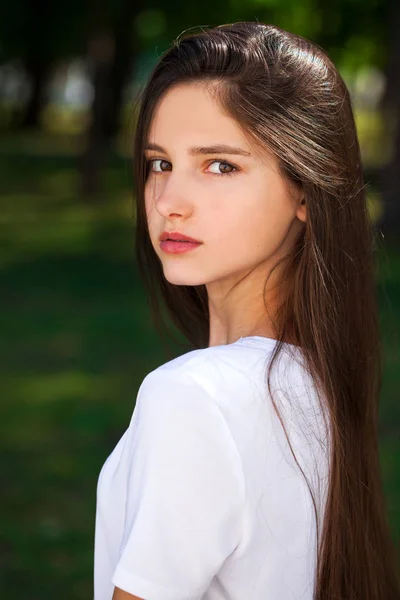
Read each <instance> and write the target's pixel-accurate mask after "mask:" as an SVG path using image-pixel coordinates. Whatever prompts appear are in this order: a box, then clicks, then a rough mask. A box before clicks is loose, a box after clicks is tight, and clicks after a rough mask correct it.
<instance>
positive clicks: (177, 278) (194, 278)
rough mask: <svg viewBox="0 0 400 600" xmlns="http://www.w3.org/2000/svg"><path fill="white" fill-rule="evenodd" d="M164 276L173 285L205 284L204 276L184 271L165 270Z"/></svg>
mask: <svg viewBox="0 0 400 600" xmlns="http://www.w3.org/2000/svg"><path fill="white" fill-rule="evenodd" d="M164 277H165V279H166V280H167V281H168V283H171V284H172V285H204V283H205V281H204V277H201V276H199V275H195V274H193V275H185V274H184V273H182V274H178V273H166V272H165V271H164Z"/></svg>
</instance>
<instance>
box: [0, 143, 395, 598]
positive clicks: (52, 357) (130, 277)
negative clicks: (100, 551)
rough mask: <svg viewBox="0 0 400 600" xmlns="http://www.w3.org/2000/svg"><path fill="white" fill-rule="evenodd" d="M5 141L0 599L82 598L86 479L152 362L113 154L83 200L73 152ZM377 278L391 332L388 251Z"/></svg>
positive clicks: (160, 358) (389, 401)
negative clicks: (92, 199)
mask: <svg viewBox="0 0 400 600" xmlns="http://www.w3.org/2000/svg"><path fill="white" fill-rule="evenodd" d="M13 143H14V144H15V145H14V146H12V147H11V149H10V146H9V145H8V146H7V147H5V146H4V144H3V146H1V145H0V158H1V160H0V178H1V180H2V194H1V195H0V204H1V210H0V247H1V252H0V273H1V289H2V294H1V296H0V327H1V332H2V335H1V344H2V360H1V365H0V369H1V383H2V386H1V387H2V405H1V406H2V414H1V421H0V423H1V437H0V439H1V445H2V452H3V456H4V457H5V458H6V460H5V461H4V463H5V464H4V469H3V481H5V486H4V487H3V492H2V501H3V510H2V511H1V515H0V527H1V530H2V533H3V536H2V537H3V547H2V563H3V564H2V571H3V573H4V585H3V595H4V597H10V598H11V597H12V598H18V600H28V599H29V600H43V599H44V598H57V600H67V599H68V600H70V599H71V598H73V599H74V600H87V599H88V598H90V597H92V573H93V537H94V516H95V491H96V483H97V477H98V473H99V471H100V468H101V466H102V464H103V462H104V460H105V459H106V457H107V456H108V454H109V453H110V452H111V451H112V449H113V447H114V446H115V444H116V442H117V441H118V439H119V438H120V436H121V434H122V433H123V431H124V430H125V429H126V427H127V426H128V423H129V420H130V417H131V414H132V411H133V408H134V402H135V398H136V393H137V390H138V387H139V385H140V383H141V381H142V379H143V377H144V376H145V375H146V374H147V373H148V372H149V371H150V370H152V369H153V368H155V367H157V366H158V365H159V364H161V363H162V362H164V361H165V360H166V359H165V356H164V354H163V351H162V349H161V347H160V342H159V340H158V337H157V335H156V333H155V331H154V327H153V325H152V323H151V321H150V315H149V310H148V307H147V304H146V301H145V298H144V294H143V289H142V285H141V283H140V281H139V278H138V273H137V269H136V265H135V263H134V258H133V257H134V253H133V239H134V226H133V221H132V206H131V199H130V191H129V184H130V175H129V168H128V166H127V164H126V162H124V161H122V160H121V161H119V160H117V159H114V160H113V161H112V162H111V163H110V164H111V166H110V168H109V169H108V170H107V172H106V173H104V190H105V192H104V197H103V199H102V201H101V202H98V203H92V204H84V203H82V202H81V201H80V200H78V193H77V190H78V184H79V178H78V175H77V171H76V157H75V156H74V155H73V153H71V154H70V155H68V153H64V154H62V153H54V154H51V153H48V144H47V143H46V144H43V147H44V148H46V152H47V153H44V154H41V153H40V152H37V153H36V154H35V153H33V152H32V147H33V143H31V145H30V146H29V148H28V149H29V151H26V152H25V153H24V152H23V149H21V148H20V149H19V150H18V143H17V141H15V140H14V141H13ZM17 150H18V151H17ZM384 279H385V284H386V289H387V292H388V294H389V300H390V303H391V306H392V310H393V317H392V318H393V320H394V322H395V323H396V325H397V326H398V324H399V323H400V259H399V253H397V252H394V253H392V254H391V255H390V270H389V271H388V272H387V273H386V274H385V277H384ZM177 353H178V351H177ZM396 361H397V362H396ZM398 367H399V363H398V360H397V357H396V355H395V354H392V353H391V351H389V352H388V357H387V364H386V373H385V385H384V390H383V397H382V406H381V431H382V434H381V457H382V470H383V476H384V484H385V491H386V496H387V501H388V511H389V517H390V522H391V526H392V528H393V530H394V531H397V532H400V467H399V465H400V460H399V459H400V456H399V454H400V448H399V442H398V440H399V432H400V408H399V402H398V390H399V389H400V372H399V368H398Z"/></svg>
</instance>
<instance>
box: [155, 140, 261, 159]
mask: <svg viewBox="0 0 400 600" xmlns="http://www.w3.org/2000/svg"><path fill="white" fill-rule="evenodd" d="M145 150H156V151H157V152H163V153H164V154H167V152H166V150H164V148H162V147H161V146H159V145H158V144H152V143H151V142H149V143H148V144H147V145H146V147H145ZM189 154H191V155H194V156H196V155H198V154H240V155H242V156H251V153H250V152H246V150H242V149H241V148H236V147H234V146H227V145H226V144H214V145H213V146H192V147H191V148H189Z"/></svg>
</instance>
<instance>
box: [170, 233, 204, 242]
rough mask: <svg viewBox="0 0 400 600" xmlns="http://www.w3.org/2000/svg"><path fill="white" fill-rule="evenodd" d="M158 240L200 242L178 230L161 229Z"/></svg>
mask: <svg viewBox="0 0 400 600" xmlns="http://www.w3.org/2000/svg"><path fill="white" fill-rule="evenodd" d="M159 240H160V242H164V241H166V240H171V241H173V242H191V243H193V244H202V243H203V242H201V241H200V240H195V239H194V238H192V237H189V236H188V235H184V234H183V233H180V232H179V231H163V232H162V234H161V235H160V237H159Z"/></svg>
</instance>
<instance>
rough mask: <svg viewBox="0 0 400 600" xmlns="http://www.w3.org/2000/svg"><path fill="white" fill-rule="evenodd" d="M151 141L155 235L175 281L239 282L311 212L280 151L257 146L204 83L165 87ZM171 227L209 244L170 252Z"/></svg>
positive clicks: (150, 210)
mask: <svg viewBox="0 0 400 600" xmlns="http://www.w3.org/2000/svg"><path fill="white" fill-rule="evenodd" d="M216 146H219V147H222V146H224V147H225V148H224V149H223V148H220V149H217V148H216V149H214V150H213V149H212V147H216ZM145 148H146V151H145V153H146V158H147V160H149V161H151V162H150V164H149V174H148V178H147V181H146V185H145V203H146V213H147V218H148V225H149V232H150V238H151V242H152V244H153V247H154V250H155V252H156V253H157V255H158V257H159V258H160V261H161V263H162V266H163V272H164V276H165V277H166V279H167V280H168V281H169V282H170V283H172V284H176V285H200V284H206V285H207V286H212V284H214V283H217V282H218V284H221V283H226V284H227V285H228V286H230V285H231V284H233V285H234V284H235V283H236V282H238V281H239V279H241V278H243V277H244V276H246V274H247V273H249V272H251V271H252V270H253V269H254V268H255V267H259V266H260V267H262V266H263V265H265V267H266V269H267V267H268V265H270V264H271V265H272V264H273V262H274V261H275V259H276V258H278V257H279V256H280V255H281V254H280V253H281V252H283V251H286V250H288V245H289V244H292V243H293V241H294V238H295V235H296V234H297V232H298V229H299V225H302V224H301V223H300V221H304V220H305V206H303V205H301V204H300V202H299V192H297V198H294V196H293V193H292V194H291V195H290V194H289V190H288V186H287V184H285V182H284V180H283V178H282V176H281V175H280V173H279V171H278V164H277V161H276V160H275V158H274V157H273V156H271V155H269V154H267V153H266V152H263V153H262V154H261V153H260V151H258V152H256V150H255V148H254V147H252V146H250V141H249V140H247V139H246V137H245V136H244V134H243V133H242V131H241V130H240V128H239V126H238V125H237V123H236V121H235V120H234V119H232V118H231V117H229V116H227V115H226V114H225V113H223V112H222V110H221V109H220V107H219V105H218V104H217V102H216V101H215V100H214V98H213V97H212V95H211V94H210V93H209V92H208V91H207V89H206V87H205V86H204V84H199V83H185V84H179V85H177V86H175V87H173V88H171V89H170V90H169V91H168V92H167V93H166V94H165V96H164V97H163V98H162V99H161V101H160V103H159V104H158V107H157V109H156V111H155V113H154V117H153V120H152V123H151V127H150V132H149V139H148V140H147V143H146V144H145ZM299 219H300V221H299ZM165 230H166V231H168V232H171V231H174V232H179V233H182V234H184V235H187V236H190V237H192V238H194V239H196V240H199V241H201V242H202V244H201V245H199V246H196V247H195V248H194V249H193V250H191V251H189V252H184V253H180V254H171V253H167V252H166V251H164V250H163V249H162V248H161V247H160V241H159V236H160V234H161V233H162V232H163V231H165ZM257 270H258V269H257ZM210 289H211V288H210Z"/></svg>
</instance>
